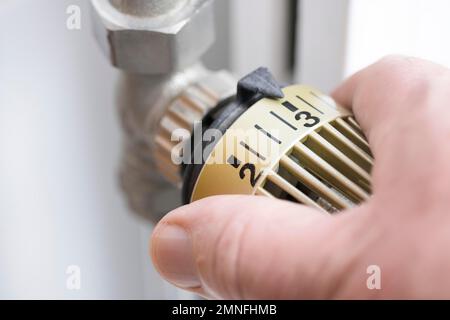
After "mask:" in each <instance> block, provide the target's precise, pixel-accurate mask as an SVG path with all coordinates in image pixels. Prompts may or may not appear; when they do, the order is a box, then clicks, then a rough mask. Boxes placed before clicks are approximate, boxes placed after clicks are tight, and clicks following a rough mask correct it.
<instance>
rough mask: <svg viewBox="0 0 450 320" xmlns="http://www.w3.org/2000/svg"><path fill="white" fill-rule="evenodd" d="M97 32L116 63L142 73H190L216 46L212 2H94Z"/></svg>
mask: <svg viewBox="0 0 450 320" xmlns="http://www.w3.org/2000/svg"><path fill="white" fill-rule="evenodd" d="M91 3H92V6H93V8H94V10H92V11H93V12H94V14H95V15H96V16H95V17H94V19H93V24H94V25H93V26H94V33H95V36H96V38H97V40H98V42H99V43H100V46H101V48H102V49H103V51H104V52H105V53H106V55H107V56H108V57H109V59H110V61H111V63H112V64H113V65H114V66H116V67H117V68H120V69H122V70H124V71H128V72H132V73H139V74H166V73H172V72H175V71H178V70H181V69H183V68H186V67H188V66H190V65H192V64H193V63H195V62H197V61H198V59H199V58H200V57H201V56H202V55H203V53H205V52H206V50H207V49H208V48H209V47H210V46H211V44H212V43H213V41H214V21H213V10H212V6H211V3H212V0H92V2H91Z"/></svg>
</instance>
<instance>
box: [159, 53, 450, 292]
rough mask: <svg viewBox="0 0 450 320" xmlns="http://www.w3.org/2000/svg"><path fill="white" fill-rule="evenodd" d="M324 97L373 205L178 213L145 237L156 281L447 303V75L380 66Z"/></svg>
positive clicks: (198, 205) (240, 202) (258, 205)
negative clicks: (343, 111)
mask: <svg viewBox="0 0 450 320" xmlns="http://www.w3.org/2000/svg"><path fill="white" fill-rule="evenodd" d="M333 97H334V98H335V99H336V100H337V101H338V102H339V103H341V104H342V105H344V106H347V107H351V108H352V109H353V111H354V113H355V116H356V119H357V120H358V122H359V123H360V125H361V127H362V128H363V130H364V132H365V134H366V136H367V138H368V140H369V143H370V146H371V148H372V151H373V154H374V158H375V163H374V168H373V172H372V177H373V180H372V183H373V196H372V197H371V198H370V200H369V201H368V202H366V203H364V204H363V205H361V206H359V207H356V208H352V209H350V210H347V211H343V212H341V213H339V214H337V215H332V216H331V215H324V214H322V213H319V212H318V211H316V210H315V209H311V208H308V207H305V206H301V205H298V204H294V203H290V202H287V201H281V200H273V199H268V198H264V197H256V196H217V197H211V198H208V199H204V200H201V201H198V202H195V203H192V204H190V205H188V206H184V207H181V208H179V209H176V210H174V211H173V212H171V213H169V214H168V215H167V216H165V217H164V218H163V219H162V221H161V222H160V223H159V224H158V226H157V227H156V229H155V231H154V233H153V237H152V242H151V255H152V258H153V261H154V264H155V266H156V268H157V270H158V271H159V272H160V273H161V275H162V276H163V277H165V278H166V279H167V280H168V281H170V282H171V283H173V284H174V285H176V286H178V287H180V288H183V289H187V290H190V291H192V292H195V293H197V294H200V295H202V296H205V297H207V298H227V299H278V298H279V299H303V298H308V299H311V298H313V299H315V298H374V297H375V298H441V297H447V298H449V297H450V278H449V277H447V272H448V270H449V268H450V251H449V247H450V232H449V228H450V71H449V70H448V69H446V68H443V67H441V66H438V65H435V64H432V63H430V62H426V61H422V60H419V59H414V58H405V57H387V58H384V59H383V60H381V61H379V62H377V63H375V64H374V65H372V66H370V67H368V68H366V69H364V70H362V71H360V72H359V73H357V74H355V75H354V76H352V77H351V78H350V79H349V80H347V81H346V82H345V83H344V84H343V85H342V86H341V87H339V88H338V89H337V90H336V91H335V92H334V94H333ZM371 265H376V266H379V267H380V270H381V289H380V290H369V288H368V287H367V278H368V277H369V275H368V274H367V268H368V267H369V266H371Z"/></svg>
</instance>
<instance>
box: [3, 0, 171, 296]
mask: <svg viewBox="0 0 450 320" xmlns="http://www.w3.org/2000/svg"><path fill="white" fill-rule="evenodd" d="M69 4H78V5H80V6H81V7H82V14H83V16H82V22H83V25H82V30H81V31H72V32H70V31H68V30H67V29H66V27H65V26H66V17H67V16H66V8H67V6H68V5H69ZM86 4H87V1H75V0H69V1H67V0H64V1H61V0H59V1H54V0H39V1H35V0H2V1H1V2H0V298H33V299H34V298H62V299H65V298H76V299H78V298H125V299H127V298H143V297H144V292H146V293H147V296H152V297H164V296H163V293H164V292H163V291H162V288H163V282H162V280H160V279H159V277H157V276H156V273H154V271H153V270H152V269H151V267H149V265H150V263H149V262H148V263H147V265H146V266H145V267H146V268H147V269H146V270H143V264H142V259H143V256H144V255H146V252H147V247H146V243H147V241H145V242H142V241H141V231H140V227H139V224H138V223H137V221H135V220H134V219H133V216H132V215H130V214H129V212H128V210H127V208H126V206H125V204H124V201H123V197H122V196H121V193H120V191H119V188H118V183H117V169H118V165H119V160H120V152H121V150H120V149H121V135H120V129H119V125H118V120H117V116H116V110H115V107H114V84H115V79H116V77H117V72H116V71H114V70H113V69H112V68H111V67H109V66H108V64H107V62H106V60H105V59H104V57H103V56H102V55H101V54H100V52H99V50H97V47H96V44H95V43H94V41H93V39H92V37H91V36H90V30H89V25H88V21H89V16H88V11H87V6H86ZM145 233H146V236H148V233H149V230H147V231H145ZM72 264H75V265H78V266H80V267H81V276H82V277H81V279H82V282H81V284H82V290H80V291H69V290H67V289H66V277H67V276H66V274H65V272H66V268H67V266H69V265H72ZM143 274H148V276H147V278H146V280H147V283H145V282H144V281H143V280H142V279H143Z"/></svg>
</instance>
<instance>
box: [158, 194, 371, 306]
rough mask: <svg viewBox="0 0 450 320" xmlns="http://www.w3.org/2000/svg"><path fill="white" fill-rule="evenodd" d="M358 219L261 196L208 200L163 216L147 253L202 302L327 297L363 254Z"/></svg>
mask: <svg viewBox="0 0 450 320" xmlns="http://www.w3.org/2000/svg"><path fill="white" fill-rule="evenodd" d="M355 210H361V208H358V209H353V211H355ZM364 216H366V215H361V213H360V212H358V213H355V212H351V211H349V212H347V213H341V214H340V215H338V216H330V215H328V214H323V213H321V212H319V211H316V210H315V209H311V208H307V207H304V206H301V205H297V204H294V203H290V202H287V201H280V200H274V199H269V198H265V197H255V196H218V197H211V198H207V199H204V200H201V201H198V202H195V203H193V204H190V205H188V206H185V207H181V208H179V209H176V210H175V211H173V212H171V213H170V214H168V215H167V216H166V217H165V218H164V219H163V220H162V221H161V222H160V223H159V224H158V226H157V227H156V229H155V231H154V233H153V236H152V241H151V255H152V258H153V262H154V264H155V266H156V269H157V270H158V271H159V272H160V274H161V275H162V276H163V277H165V278H166V279H167V280H168V281H169V282H171V283H173V284H174V285H176V286H178V287H181V288H183V289H187V290H190V291H192V292H195V293H197V294H200V295H202V296H205V297H207V298H224V299H282V298H284V299H297V298H325V297H332V296H335V295H336V294H337V293H338V291H339V290H340V289H341V288H342V287H343V286H344V284H345V277H346V273H348V272H347V271H348V270H351V268H353V267H354V264H355V263H356V260H357V258H358V256H359V255H360V253H361V250H364V249H363V241H362V240H361V237H360V235H361V233H363V232H367V230H365V231H363V230H362V229H363V228H359V232H358V227H357V225H358V223H357V221H360V220H361V218H360V217H364ZM357 217H359V218H357ZM355 218H357V219H355ZM355 237H358V241H354V240H355V239H354V238H355ZM365 272H366V270H365V269H363V270H362V274H361V275H362V276H364V275H365ZM361 282H362V283H363V284H365V280H364V281H361Z"/></svg>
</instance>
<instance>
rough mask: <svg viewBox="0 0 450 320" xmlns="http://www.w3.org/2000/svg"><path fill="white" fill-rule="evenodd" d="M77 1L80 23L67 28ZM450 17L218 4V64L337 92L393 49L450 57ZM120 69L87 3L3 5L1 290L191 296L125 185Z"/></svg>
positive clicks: (20, 0)
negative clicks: (155, 245) (104, 48)
mask: <svg viewBox="0 0 450 320" xmlns="http://www.w3.org/2000/svg"><path fill="white" fill-rule="evenodd" d="M70 5H77V6H79V7H80V8H81V17H82V19H81V22H82V25H81V29H80V30H68V29H67V27H66V20H67V18H68V15H67V13H66V10H67V8H68V7H69V6H70ZM449 14H450V1H447V0H377V1H373V0H298V1H296V0H282V1H280V0H216V24H217V42H216V44H215V45H214V47H213V48H212V49H211V50H210V51H209V53H208V54H207V55H206V56H205V59H204V61H205V63H206V65H207V66H208V67H210V68H213V69H222V68H226V69H230V70H231V71H232V72H233V73H234V74H235V75H236V76H238V77H239V76H242V75H244V74H246V73H248V72H249V71H251V70H253V69H255V68H256V67H258V66H261V65H264V66H268V67H269V68H270V69H271V70H272V71H273V73H274V74H275V75H276V76H277V77H278V78H279V79H282V80H283V81H285V82H293V81H295V82H302V83H307V84H310V85H313V86H315V87H318V88H320V89H321V90H322V91H325V92H329V91H330V90H332V89H333V87H335V86H336V85H337V84H338V83H339V82H340V81H341V80H342V79H343V78H344V77H346V76H348V75H349V74H351V73H353V72H354V71H356V70H358V69H360V68H362V67H364V66H366V65H368V64H370V63H372V62H374V61H376V60H377V59H379V58H381V57H382V56H384V55H386V54H389V53H398V54H406V55H413V56H419V57H422V58H427V59H430V60H433V61H436V62H439V63H441V64H444V65H447V66H449V67H450V41H449V34H450V19H448V17H449ZM118 75H119V72H118V71H116V70H115V69H113V68H112V67H110V65H109V63H108V61H107V59H105V58H104V56H103V55H102V53H101V52H100V50H99V49H98V47H97V44H96V42H95V40H94V39H93V37H92V35H91V27H90V14H89V5H88V1H87V0H59V1H54V0H1V1H0V299H14V298H19V299H39V298H49V299H97V298H98V299H166V298H172V299H176V298H186V297H189V296H188V295H186V294H185V293H183V292H181V291H178V290H176V289H174V288H173V287H171V286H170V285H168V284H167V283H165V282H164V281H163V280H161V279H160V277H159V276H158V275H157V273H156V272H155V271H154V269H153V267H152V265H151V261H150V259H149V257H148V239H149V237H150V234H151V230H152V226H151V225H150V224H149V222H146V221H142V220H140V219H139V218H137V217H135V216H134V215H133V214H132V213H131V212H130V210H129V209H128V208H127V206H126V204H125V201H124V198H123V196H122V194H121V191H120V188H119V185H118V178H117V172H118V168H119V163H120V153H121V141H122V135H121V129H120V125H119V119H118V116H117V114H116V108H115V86H116V80H117V78H118ZM70 266H75V267H76V268H75V269H73V268H70ZM73 270H76V271H77V272H80V275H81V277H80V279H81V282H80V283H78V284H79V285H80V286H79V290H76V289H75V290H71V289H73V288H71V287H70V286H68V283H67V281H68V279H70V277H71V276H72V275H73Z"/></svg>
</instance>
